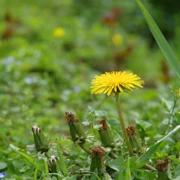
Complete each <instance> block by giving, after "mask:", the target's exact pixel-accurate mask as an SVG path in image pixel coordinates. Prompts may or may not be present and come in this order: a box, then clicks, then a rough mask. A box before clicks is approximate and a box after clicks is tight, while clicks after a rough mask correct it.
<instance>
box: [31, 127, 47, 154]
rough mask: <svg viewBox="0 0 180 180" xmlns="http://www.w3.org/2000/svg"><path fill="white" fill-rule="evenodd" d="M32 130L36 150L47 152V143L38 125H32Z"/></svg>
mask: <svg viewBox="0 0 180 180" xmlns="http://www.w3.org/2000/svg"><path fill="white" fill-rule="evenodd" d="M32 132H33V134H34V143H35V147H36V150H37V151H39V152H42V153H43V152H47V151H48V150H49V143H48V141H47V139H46V138H45V137H44V135H43V133H42V132H41V129H40V128H39V127H38V126H33V127H32Z"/></svg>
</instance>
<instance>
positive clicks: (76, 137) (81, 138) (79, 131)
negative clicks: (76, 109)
mask: <svg viewBox="0 0 180 180" xmlns="http://www.w3.org/2000/svg"><path fill="white" fill-rule="evenodd" d="M65 120H66V121H67V122H68V125H69V129H70V134H71V138H72V140H73V141H74V142H75V141H78V143H80V144H83V143H84V142H85V134H84V131H83V128H82V124H81V123H80V122H79V121H78V119H77V118H76V117H75V115H74V114H72V113H69V112H66V113H65Z"/></svg>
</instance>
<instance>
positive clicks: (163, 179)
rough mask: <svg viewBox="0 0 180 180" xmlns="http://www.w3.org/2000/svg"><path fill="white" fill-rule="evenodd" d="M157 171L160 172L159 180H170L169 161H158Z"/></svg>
mask: <svg viewBox="0 0 180 180" xmlns="http://www.w3.org/2000/svg"><path fill="white" fill-rule="evenodd" d="M156 169H157V170H158V180H168V179H169V178H168V172H167V171H168V159H165V160H157V161H156Z"/></svg>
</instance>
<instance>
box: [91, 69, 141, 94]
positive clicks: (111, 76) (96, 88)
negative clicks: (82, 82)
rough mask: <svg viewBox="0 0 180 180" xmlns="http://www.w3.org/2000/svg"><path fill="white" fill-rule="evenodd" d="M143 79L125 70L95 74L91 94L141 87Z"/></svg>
mask: <svg viewBox="0 0 180 180" xmlns="http://www.w3.org/2000/svg"><path fill="white" fill-rule="evenodd" d="M142 84H144V81H143V80H141V78H140V77H138V76H137V75H136V74H133V73H128V72H126V71H122V72H121V71H119V72H116V71H115V72H114V71H113V72H106V73H104V74H101V75H99V76H95V77H94V79H93V80H92V83H91V87H90V88H91V94H101V93H104V94H107V95H108V96H109V95H110V94H111V93H112V92H115V93H117V92H123V91H124V90H129V91H132V89H133V88H143V86H142Z"/></svg>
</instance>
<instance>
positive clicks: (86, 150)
mask: <svg viewBox="0 0 180 180" xmlns="http://www.w3.org/2000/svg"><path fill="white" fill-rule="evenodd" d="M78 145H79V146H80V148H81V149H83V150H84V151H85V152H87V153H88V154H91V151H90V150H89V149H87V148H85V147H84V145H83V144H78Z"/></svg>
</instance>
